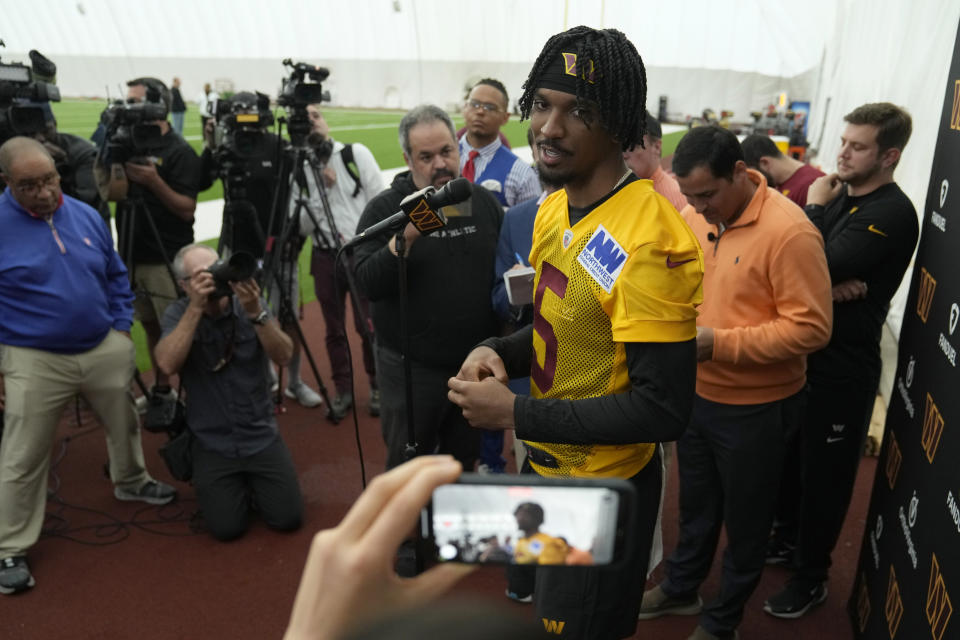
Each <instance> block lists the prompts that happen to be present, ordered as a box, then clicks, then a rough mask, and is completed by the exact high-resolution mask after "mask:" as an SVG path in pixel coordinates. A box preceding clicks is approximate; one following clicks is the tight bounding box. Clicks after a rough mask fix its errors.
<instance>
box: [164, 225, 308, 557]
mask: <svg viewBox="0 0 960 640" xmlns="http://www.w3.org/2000/svg"><path fill="white" fill-rule="evenodd" d="M251 262H252V260H251ZM215 263H217V254H216V252H215V251H214V250H213V249H211V248H210V247H208V246H206V245H202V244H190V245H187V246H185V247H183V248H182V249H180V251H179V252H177V255H176V257H175V258H174V261H173V268H174V272H175V273H176V275H177V278H178V280H179V283H180V286H181V287H182V288H183V290H184V291H185V292H186V293H187V297H185V298H181V299H179V300H177V301H175V302H174V303H173V304H171V305H170V306H169V307H168V308H167V311H166V313H165V314H164V316H163V337H162V338H161V340H160V342H159V344H158V345H157V350H156V357H157V366H158V367H160V369H161V370H162V371H163V372H164V373H165V374H166V375H173V374H175V373H178V372H179V374H180V379H181V380H182V382H183V388H184V390H185V391H186V392H187V394H188V396H189V397H190V398H194V399H196V401H192V402H188V403H187V413H186V422H187V428H188V429H190V430H191V431H192V432H193V434H194V435H195V436H196V439H195V441H194V443H193V448H192V453H193V483H194V486H195V487H196V490H197V501H198V502H199V505H200V509H201V511H202V512H203V515H204V520H205V522H206V525H207V529H208V530H209V531H210V533H211V534H212V535H213V536H214V537H215V538H217V539H218V540H231V539H233V538H237V537H239V536H241V535H243V533H244V532H245V531H246V529H247V525H248V520H249V514H250V510H251V506H250V505H251V502H252V503H253V504H255V505H256V509H257V511H258V512H259V513H260V516H261V517H262V518H263V520H264V521H265V522H266V524H267V525H268V526H270V527H272V528H274V529H278V530H282V531H288V530H292V529H296V528H297V527H299V526H300V523H301V521H302V519H303V500H302V498H301V496H300V487H299V485H298V483H297V473H296V470H295V469H294V467H293V461H292V460H291V458H290V452H289V450H288V449H287V446H286V445H285V444H284V442H283V439H282V438H281V437H280V433H279V431H278V430H277V422H276V419H275V417H274V409H273V401H272V399H271V397H270V389H269V386H270V385H269V381H268V378H267V366H268V363H267V358H269V359H270V360H273V361H274V362H279V363H286V362H287V361H288V360H289V359H290V355H291V353H292V351H293V345H292V342H291V340H290V338H289V336H287V334H285V333H284V332H283V330H282V329H281V328H280V325H279V324H278V323H277V321H276V320H275V319H274V318H273V317H272V316H271V315H270V312H269V311H267V308H266V304H265V303H264V301H263V300H262V299H261V297H260V287H259V286H258V285H257V283H256V281H255V280H254V279H253V278H252V277H244V276H246V275H247V274H239V273H229V272H227V273H226V274H225V273H224V270H223V269H222V267H223V264H222V263H218V264H215ZM251 271H252V269H251ZM234 278H235V279H237V280H239V281H235V282H233V281H231V282H229V284H228V282H227V281H226V280H232V279H234Z"/></svg>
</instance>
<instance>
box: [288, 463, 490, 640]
mask: <svg viewBox="0 0 960 640" xmlns="http://www.w3.org/2000/svg"><path fill="white" fill-rule="evenodd" d="M458 475H460V463H459V462H457V461H456V460H454V459H453V458H451V457H450V456H420V457H418V458H415V459H413V460H411V461H410V462H407V463H405V464H402V465H400V466H399V467H396V468H394V469H392V470H390V471H388V472H387V473H384V474H383V475H380V476H377V477H376V478H374V480H373V481H372V482H371V483H370V486H368V487H367V489H366V491H364V492H363V494H361V496H360V498H359V499H358V500H357V501H356V502H355V503H354V505H353V507H352V508H351V509H350V511H349V512H348V513H347V515H346V516H344V518H343V520H342V521H341V522H340V524H339V525H337V526H336V527H334V528H333V529H327V530H325V531H321V532H320V533H318V534H317V535H315V536H314V538H313V543H312V544H311V546H310V554H309V555H308V556H307V562H306V564H305V565H304V569H303V577H302V578H301V579H300V587H299V589H298V590H297V597H296V600H295V601H294V604H293V613H292V614H291V616H290V624H289V626H288V627H287V632H286V634H285V636H284V638H285V639H286V640H294V639H299V638H334V637H340V636H341V635H342V634H343V633H344V632H345V631H347V630H348V628H349V627H350V626H351V625H352V624H356V623H358V622H366V621H370V620H371V619H373V618H374V617H376V616H383V615H386V614H389V613H391V612H393V611H396V610H398V609H403V608H406V607H413V606H416V605H421V604H425V603H427V602H429V601H431V600H434V599H435V598H437V597H438V596H440V595H441V594H442V593H444V592H446V591H447V590H449V589H450V588H451V587H452V586H453V585H454V584H455V583H456V582H457V581H458V580H460V579H461V578H463V577H464V576H465V575H466V574H467V573H469V572H470V571H471V570H472V569H473V567H465V566H461V565H444V566H439V567H433V568H431V569H429V570H428V571H425V572H424V573H422V574H420V575H419V576H417V577H415V578H409V579H405V580H400V579H399V578H398V577H397V575H396V574H395V573H394V571H393V559H394V556H395V555H396V553H397V548H398V547H399V546H400V543H401V542H403V540H404V539H405V538H406V537H407V535H408V534H409V533H410V532H411V530H413V528H414V526H415V525H416V522H417V516H418V514H419V513H420V509H421V508H422V507H423V505H425V504H426V503H427V501H428V500H429V498H430V493H431V491H433V489H434V488H435V487H437V486H439V485H442V484H444V483H448V482H453V481H454V480H455V479H456V478H457V476H458Z"/></svg>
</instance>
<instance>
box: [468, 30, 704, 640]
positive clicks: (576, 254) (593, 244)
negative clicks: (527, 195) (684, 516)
mask: <svg viewBox="0 0 960 640" xmlns="http://www.w3.org/2000/svg"><path fill="white" fill-rule="evenodd" d="M645 101H646V75H645V71H644V68H643V62H642V61H641V59H640V56H639V54H638V53H637V51H636V49H635V48H634V46H633V44H631V43H630V41H629V40H627V38H626V36H624V35H623V34H622V33H620V32H619V31H616V30H613V29H605V30H595V29H590V28H587V27H576V28H574V29H571V30H569V31H566V32H564V33H561V34H558V35H556V36H553V37H552V38H551V39H550V40H549V41H548V42H547V43H546V45H545V46H544V49H543V51H542V52H541V53H540V56H539V57H538V58H537V61H536V62H535V63H534V66H533V69H532V70H531V72H530V75H529V77H528V78H527V82H526V83H525V84H524V93H523V96H522V97H521V98H520V101H519V104H520V109H521V114H522V116H523V117H530V119H531V128H532V129H533V132H534V138H535V142H536V145H537V147H538V149H539V150H540V160H539V161H538V163H537V168H538V170H539V171H540V173H541V175H543V176H544V177H546V178H548V179H549V180H550V181H551V182H554V183H557V184H562V185H563V189H561V190H559V191H557V192H556V193H554V194H553V195H551V196H550V197H549V198H547V200H545V201H544V203H543V204H542V205H541V208H540V210H539V212H538V213H537V219H536V223H535V226H534V236H533V247H532V250H531V252H530V264H531V265H533V266H534V267H535V268H536V271H537V275H536V281H535V295H534V320H533V323H532V325H529V326H527V327H525V328H523V329H521V330H519V331H517V332H516V333H514V334H512V335H510V336H507V337H505V338H491V339H489V340H486V341H484V342H483V343H481V345H480V346H478V347H477V348H476V349H474V350H473V351H472V352H471V353H470V355H469V356H468V357H467V359H466V360H465V361H464V363H463V366H462V368H461V370H460V372H459V373H458V374H457V377H456V378H451V379H450V381H449V387H450V392H449V397H450V399H451V401H453V402H454V403H456V404H457V405H459V406H460V407H461V408H462V409H463V414H464V416H465V417H466V418H467V419H468V420H469V421H470V423H471V424H472V425H474V426H477V427H483V428H487V429H515V430H516V436H517V437H518V438H519V439H521V440H523V441H524V443H525V445H526V448H527V451H528V454H529V455H528V466H529V470H532V471H533V472H535V473H538V474H540V475H544V476H566V477H587V478H589V477H611V476H613V477H622V478H629V479H630V480H631V481H632V482H633V483H634V485H635V486H636V488H637V503H636V508H637V512H638V514H639V519H638V521H639V527H638V531H637V535H636V536H635V537H634V542H635V543H636V548H635V549H634V554H633V557H632V560H631V561H628V562H626V563H624V564H622V565H620V566H619V567H618V568H616V569H610V568H593V567H576V568H569V567H567V568H558V567H543V566H541V567H539V568H538V569H537V577H536V587H535V601H536V606H537V613H538V617H540V618H542V619H543V620H544V621H545V622H544V624H545V625H547V626H548V627H549V628H550V629H552V630H554V631H559V632H560V633H559V635H561V636H564V637H570V638H603V639H609V638H625V637H629V636H631V635H633V634H634V631H635V629H636V620H637V613H638V610H639V599H640V597H641V595H642V592H643V586H644V576H645V575H646V573H647V561H648V556H649V552H650V545H651V541H652V537H653V530H654V526H655V522H656V517H657V509H658V506H659V500H660V486H661V482H662V478H661V466H660V458H659V454H658V452H657V446H656V443H658V442H664V441H672V440H676V439H677V438H678V437H679V436H680V434H681V433H682V432H683V429H684V428H685V426H686V424H687V421H688V419H689V416H690V410H691V406H692V402H693V394H694V382H695V375H696V343H695V338H696V309H695V307H696V305H697V304H699V303H700V301H701V299H702V291H701V282H702V278H703V255H702V253H701V251H700V247H699V244H698V243H697V240H696V238H695V237H694V236H693V234H692V233H691V232H690V230H689V228H688V227H687V226H686V224H685V223H684V222H683V220H682V219H681V218H680V216H679V214H678V213H677V212H676V210H675V209H674V208H673V206H672V205H670V203H669V202H668V201H667V200H665V199H664V198H663V197H662V196H660V195H658V194H657V193H655V192H654V190H653V186H652V183H651V182H650V181H649V180H640V179H638V178H636V177H635V176H634V175H633V174H632V173H631V172H630V170H629V169H627V167H626V166H625V165H624V162H623V151H624V150H626V149H630V148H631V147H633V146H634V145H642V144H643V142H642V141H643V134H644V120H645V108H644V105H645ZM526 373H529V374H530V375H531V389H530V391H531V395H530V396H516V395H514V394H513V393H512V392H511V391H510V390H509V389H508V388H507V386H506V381H507V380H508V379H509V378H510V377H518V376H522V375H525V374H526Z"/></svg>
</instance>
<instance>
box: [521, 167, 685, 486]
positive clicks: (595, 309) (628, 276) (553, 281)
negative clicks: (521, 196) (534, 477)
mask: <svg viewBox="0 0 960 640" xmlns="http://www.w3.org/2000/svg"><path fill="white" fill-rule="evenodd" d="M569 219H570V218H569V215H568V207H567V197H566V193H565V192H564V191H563V190H562V189H561V190H560V191H557V192H556V193H554V194H553V195H551V196H550V197H549V198H547V200H545V201H544V203H543V204H542V205H541V207H540V210H539V211H538V212H537V218H536V222H535V223H534V231H533V245H532V247H531V250H530V264H532V265H534V266H535V267H536V270H537V275H536V281H535V291H534V320H533V348H534V359H533V363H532V366H531V378H530V379H531V384H530V389H531V395H532V396H533V397H534V398H564V399H568V400H576V399H581V398H592V397H597V396H604V395H612V394H616V393H622V392H624V391H627V390H628V389H629V388H630V379H629V376H628V371H627V365H626V354H625V349H624V343H627V342H681V341H686V340H691V339H693V338H695V337H696V335H697V327H696V317H697V312H696V308H695V307H696V305H698V304H700V302H701V301H702V299H703V291H702V288H701V283H702V280H703V253H702V252H701V250H700V245H699V244H698V242H697V239H696V237H694V235H693V232H692V231H690V228H689V227H688V226H687V224H686V222H684V220H683V218H681V217H680V214H678V213H677V211H676V210H675V209H674V208H673V206H672V205H671V204H670V203H669V202H668V201H667V200H666V199H664V198H663V197H662V196H660V195H659V194H657V193H656V192H654V190H653V186H652V183H651V182H650V181H649V180H637V181H634V182H631V183H629V184H627V185H625V186H624V187H623V188H621V189H620V190H619V191H617V192H615V193H614V194H613V195H612V196H610V197H609V198H608V199H607V200H606V201H604V202H602V203H601V204H600V205H599V206H597V207H596V208H595V209H593V210H592V211H591V212H590V213H589V214H588V215H587V216H585V217H584V218H583V219H581V220H580V221H578V222H577V224H575V225H573V226H572V227H571V226H570V223H569ZM528 444H529V445H530V446H533V447H535V448H537V449H540V450H541V451H543V452H545V453H547V454H548V455H549V456H552V457H553V458H554V459H555V460H556V463H557V464H556V466H555V467H544V466H541V465H538V464H536V463H533V462H532V460H531V462H532V464H533V467H534V469H535V470H536V471H537V473H539V474H541V475H545V476H578V477H591V476H604V477H608V476H617V477H621V478H629V477H631V476H633V475H635V474H636V473H638V472H639V471H640V470H641V469H643V467H644V466H645V465H646V464H647V462H648V461H649V460H650V458H651V457H652V456H653V452H654V447H655V445H654V444H653V443H642V442H641V443H636V444H626V445H580V444H558V443H538V442H528Z"/></svg>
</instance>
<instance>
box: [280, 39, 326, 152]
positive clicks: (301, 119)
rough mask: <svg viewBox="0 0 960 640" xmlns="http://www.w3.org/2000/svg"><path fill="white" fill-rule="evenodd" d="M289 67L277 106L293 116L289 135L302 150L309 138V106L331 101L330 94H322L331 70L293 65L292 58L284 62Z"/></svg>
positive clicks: (300, 64)
mask: <svg viewBox="0 0 960 640" xmlns="http://www.w3.org/2000/svg"><path fill="white" fill-rule="evenodd" d="M283 65H284V66H285V67H290V68H291V69H292V70H291V71H290V76H289V77H288V78H284V79H283V80H282V86H281V88H280V95H278V96H277V104H278V105H280V106H281V107H286V108H287V110H288V111H289V113H290V117H289V119H288V122H287V131H289V132H290V141H291V142H292V143H293V145H294V146H298V147H299V146H303V145H304V144H305V143H306V142H307V136H308V135H309V134H310V130H311V126H310V117H309V116H308V115H307V106H308V105H311V104H318V103H320V102H325V101H326V102H329V101H330V92H329V91H324V90H323V85H322V84H321V83H322V82H323V81H324V80H326V79H327V77H328V76H329V75H330V70H329V69H327V68H325V67H317V66H314V65H311V64H307V63H305V62H293V61H292V60H291V59H290V58H287V59H285V60H284V61H283Z"/></svg>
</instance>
